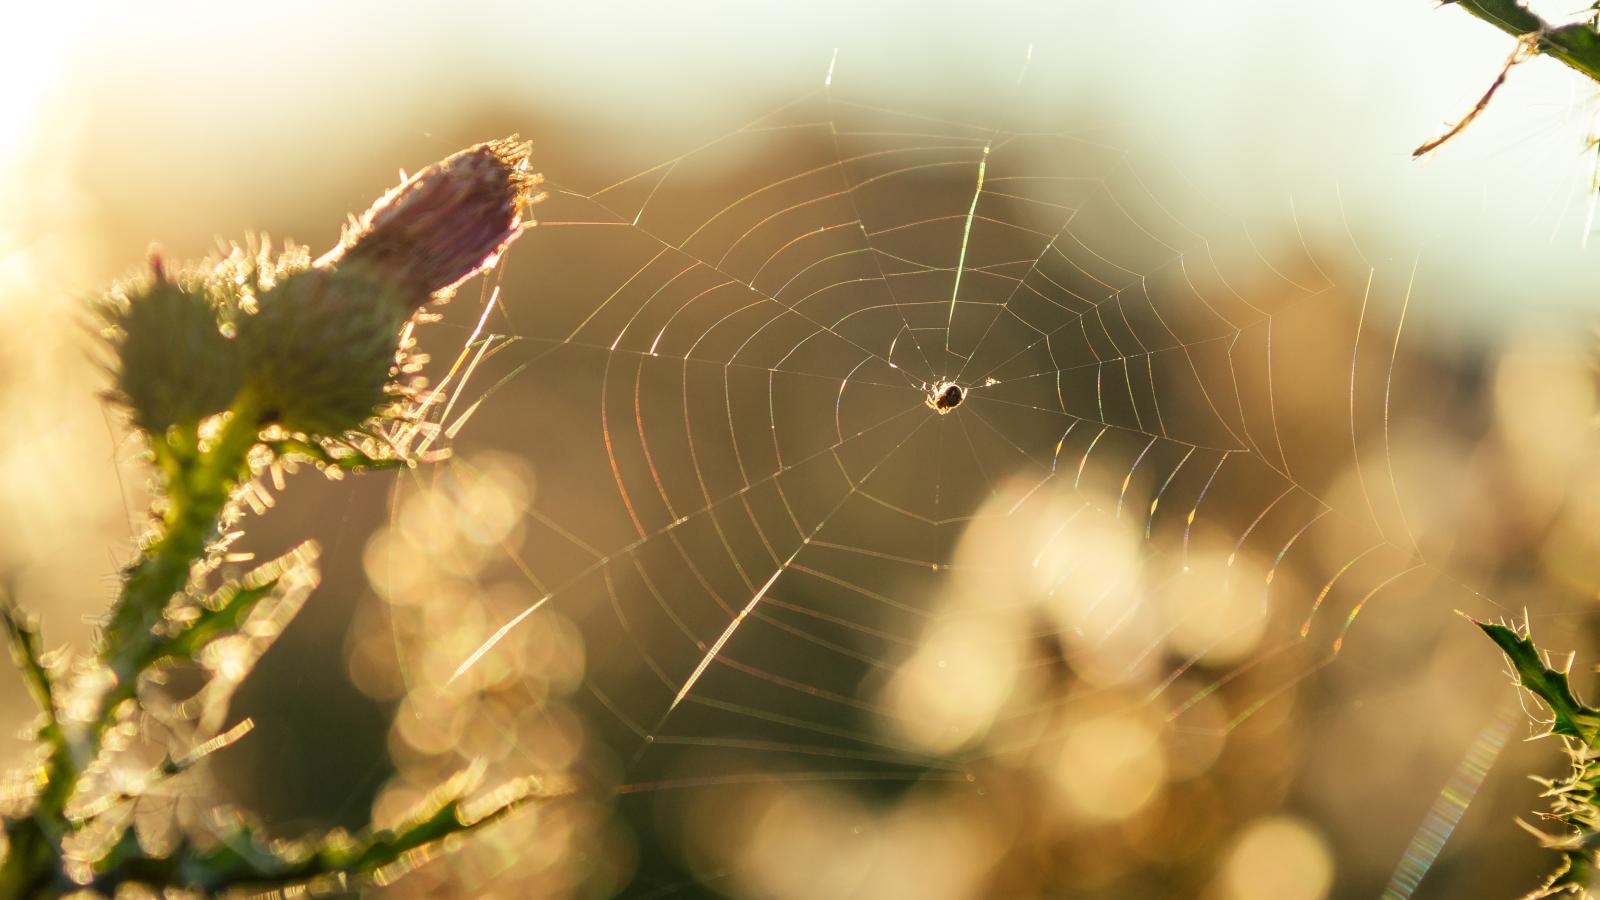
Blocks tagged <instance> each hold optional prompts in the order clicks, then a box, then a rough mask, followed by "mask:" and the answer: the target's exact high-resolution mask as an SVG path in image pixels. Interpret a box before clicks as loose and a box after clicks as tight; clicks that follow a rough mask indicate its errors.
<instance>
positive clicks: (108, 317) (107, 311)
mask: <svg viewBox="0 0 1600 900" xmlns="http://www.w3.org/2000/svg"><path fill="white" fill-rule="evenodd" d="M150 268H151V271H150V274H149V275H148V276H146V277H145V278H143V279H141V280H139V281H136V282H133V283H131V284H128V285H125V286H123V287H121V288H119V289H117V290H114V291H112V292H111V293H110V294H109V295H108V296H107V297H105V298H104V299H103V300H102V301H101V303H100V305H99V311H100V314H101V316H102V318H103V320H104V321H105V324H106V327H107V333H108V335H109V337H110V341H111V344H112V349H113V351H114V352H115V354H116V369H115V376H116V389H115V392H114V394H113V397H114V399H115V400H116V401H117V402H119V403H121V404H122V405H124V406H126V407H127V408H128V410H129V412H130V413H131V414H132V417H133V422H134V424H135V425H137V426H139V427H140V428H142V429H144V430H145V431H146V432H148V433H150V434H152V435H160V434H163V433H164V432H166V430H167V429H168V428H170V427H172V426H174V425H193V424H195V423H196V422H199V421H200V420H201V419H203V418H205V417H207V416H210V415H214V414H216V413H219V412H221V411H222V410H224V409H227V408H228V404H229V403H230V402H232V400H233V398H234V395H235V394H237V393H238V392H239V387H240V384H241V383H242V380H243V379H242V370H241V367H240V362H239V357H238V354H237V353H236V352H235V348H234V347H233V345H232V342H231V341H229V340H228V338H226V337H225V336H223V334H222V332H221V331H220V330H219V328H218V322H217V311H216V309H215V308H214V306H213V304H212V303H211V301H210V300H209V299H207V297H206V296H205V294H203V293H201V292H199V291H196V290H191V289H190V288H188V287H185V286H183V285H180V284H177V283H174V282H173V281H171V280H170V279H169V278H168V275H167V272H166V268H165V265H164V264H163V262H162V260H161V257H160V256H157V255H154V254H152V255H151V258H150Z"/></svg>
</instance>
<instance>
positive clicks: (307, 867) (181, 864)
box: [93, 766, 567, 891]
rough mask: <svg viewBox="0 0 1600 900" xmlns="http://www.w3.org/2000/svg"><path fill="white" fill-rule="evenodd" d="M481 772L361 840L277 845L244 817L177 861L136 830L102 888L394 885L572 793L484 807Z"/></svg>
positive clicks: (495, 799) (530, 793)
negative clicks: (436, 852)
mask: <svg viewBox="0 0 1600 900" xmlns="http://www.w3.org/2000/svg"><path fill="white" fill-rule="evenodd" d="M481 773H482V769H481V767H477V766H475V767H473V768H472V769H469V770H467V771H466V772H463V773H461V774H460V775H458V776H457V777H455V778H452V779H450V781H448V782H446V784H445V785H443V786H441V788H440V789H439V790H437V791H435V792H434V794H433V795H432V797H430V799H429V801H427V802H425V803H424V804H423V805H422V807H421V808H419V810H418V811H417V812H416V813H415V814H413V815H412V816H411V817H409V818H408V819H407V820H406V821H405V822H404V823H403V824H401V825H400V826H399V827H397V828H394V829H383V830H378V831H369V832H366V833H364V834H362V835H356V836H351V835H348V834H345V833H344V832H342V831H336V832H333V833H332V834H328V835H325V836H323V837H322V838H320V839H319V840H317V841H314V842H313V841H300V842H283V841H272V840H270V839H268V838H267V837H265V836H264V835H262V834H261V833H260V830H259V828H258V827H257V826H255V825H254V824H252V823H251V822H249V821H247V820H245V819H243V818H239V819H236V820H235V821H233V822H232V823H230V824H229V825H227V826H226V827H224V828H221V829H219V830H218V832H217V834H216V842H215V843H213V844H211V845H209V846H205V847H202V846H200V845H198V844H196V843H195V842H193V841H190V840H185V841H183V842H181V843H180V844H179V845H178V846H177V847H176V848H175V849H174V850H173V852H172V853H170V854H169V855H167V856H162V857H153V856H147V855H145V854H144V852H143V850H142V849H141V848H140V847H139V844H138V841H137V840H136V839H134V838H133V837H132V832H131V830H130V832H129V833H128V834H126V835H124V836H123V838H122V840H120V841H118V842H117V843H116V844H115V845H114V846H113V847H112V848H111V849H110V851H109V852H108V853H106V854H105V855H104V856H102V857H101V858H100V859H98V860H96V861H95V862H94V864H93V869H94V872H95V873H96V876H97V877H96V878H95V879H94V886H95V887H97V888H99V889H102V890H106V889H110V888H114V887H115V886H117V885H120V884H125V883H130V882H131V883H139V884H144V885H147V886H151V887H162V886H171V885H184V886H188V887H195V888H200V889H202V890H206V891H220V890H224V889H227V888H235V887H242V886H251V887H257V888H283V887H289V886H294V885H302V884H307V883H323V884H326V885H327V886H329V887H334V886H341V887H343V886H351V882H352V881H354V882H357V883H359V884H381V883H386V882H388V881H389V880H392V879H393V878H394V877H397V876H398V875H400V874H403V872H404V871H405V870H409V869H410V868H414V867H415V866H416V865H417V864H419V863H420V862H422V861H425V860H426V859H428V858H429V857H430V851H431V850H433V849H435V848H437V847H439V846H441V845H442V842H443V841H445V840H446V839H447V838H449V837H451V836H453V835H457V834H464V833H468V832H471V831H474V830H476V829H479V828H482V827H483V826H485V825H487V824H489V823H491V822H495V821H498V820H499V819H501V818H503V817H505V816H506V815H508V814H510V813H511V812H513V811H515V810H516V809H518V808H520V807H521V806H522V805H524V804H526V803H528V802H529V801H531V800H533V799H536V798H541V797H550V796H555V795H558V794H560V793H565V792H566V791H567V788H566V786H565V785H545V784H542V783H540V782H539V781H538V780H536V779H521V780H519V781H516V782H512V783H510V784H508V785H505V786H503V787H501V788H500V789H498V790H495V791H492V792H490V793H489V794H488V795H486V796H485V797H483V798H481V799H479V800H478V801H476V802H472V801H468V800H466V799H465V794H466V793H468V792H469V791H471V790H472V789H474V788H475V787H476V786H477V784H478V782H479V781H480V780H481Z"/></svg>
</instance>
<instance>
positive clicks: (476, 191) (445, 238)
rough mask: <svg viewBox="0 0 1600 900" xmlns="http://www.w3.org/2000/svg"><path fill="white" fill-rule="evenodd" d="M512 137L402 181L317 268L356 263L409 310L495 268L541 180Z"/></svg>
mask: <svg viewBox="0 0 1600 900" xmlns="http://www.w3.org/2000/svg"><path fill="white" fill-rule="evenodd" d="M529 153H530V150H529V145H528V144H527V143H526V142H522V141H519V140H517V139H516V138H515V137H511V138H506V139H504V140H499V141H491V142H489V143H486V144H478V145H477V146H475V147H469V148H468V149H466V150H462V151H461V152H459V153H456V154H454V155H452V156H450V157H447V158H446V159H444V160H441V161H440V162H437V163H434V164H433V165H431V166H429V167H427V168H426V169H423V170H422V171H420V172H418V173H417V174H415V175H413V176H411V177H410V178H408V179H406V180H405V181H404V182H403V183H401V184H400V186H399V187H396V188H394V189H392V190H390V191H389V192H388V193H387V194H385V195H384V196H383V197H382V198H381V199H379V200H378V202H376V203H374V204H373V205H372V208H371V209H368V210H367V212H366V214H365V215H363V216H362V217H361V219H360V221H359V222H358V223H356V225H355V226H354V227H353V228H351V229H350V230H348V231H347V232H346V233H345V235H344V238H343V239H342V240H341V241H340V244H339V246H338V247H336V248H334V249H333V250H332V251H330V252H329V253H328V254H327V255H326V256H324V257H323V258H322V259H321V260H319V261H318V262H319V265H323V266H333V267H341V266H348V265H360V266H364V267H366V268H367V270H368V271H370V272H371V273H373V274H374V275H375V276H376V277H379V278H382V279H386V280H388V281H390V282H392V283H393V284H394V285H396V286H398V287H401V288H403V289H404V290H405V291H406V293H407V296H406V299H405V302H406V305H407V309H408V310H414V309H416V308H417V307H420V306H422V305H423V304H424V303H427V302H428V301H429V300H430V299H432V298H433V297H434V296H435V295H437V294H441V293H445V292H448V291H449V290H451V289H452V288H454V287H455V286H456V285H457V284H460V283H461V282H462V281H464V280H466V279H467V278H470V277H471V276H473V275H475V274H477V273H478V272H480V271H482V270H484V269H486V268H489V267H490V266H493V265H494V263H495V261H496V260H497V259H498V258H499V256H500V254H501V253H502V252H503V251H504V250H505V248H506V246H507V245H508V244H510V243H511V242H512V241H513V240H515V239H516V237H517V235H518V234H520V233H521V227H522V210H523V207H525V206H527V205H528V204H529V203H530V202H531V201H532V199H533V198H532V197H531V192H532V190H533V188H534V187H535V186H536V185H538V183H539V180H540V178H539V176H538V175H536V174H534V173H532V172H529V171H528V158H529Z"/></svg>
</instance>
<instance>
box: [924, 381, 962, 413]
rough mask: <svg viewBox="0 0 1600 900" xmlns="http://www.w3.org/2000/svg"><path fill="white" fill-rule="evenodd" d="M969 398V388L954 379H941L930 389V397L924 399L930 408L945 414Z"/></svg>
mask: <svg viewBox="0 0 1600 900" xmlns="http://www.w3.org/2000/svg"><path fill="white" fill-rule="evenodd" d="M966 398H967V390H966V388H964V387H962V386H961V385H959V384H956V383H955V382H954V381H941V382H939V383H938V384H936V385H934V386H933V387H932V388H929V390H928V398H927V399H926V400H924V401H923V403H925V404H927V406H928V408H929V409H931V410H933V411H934V412H936V413H938V414H939V415H941V416H942V415H945V414H946V413H948V412H950V411H951V410H953V409H955V408H956V407H958V406H960V405H961V401H962V400H965V399H966Z"/></svg>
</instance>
